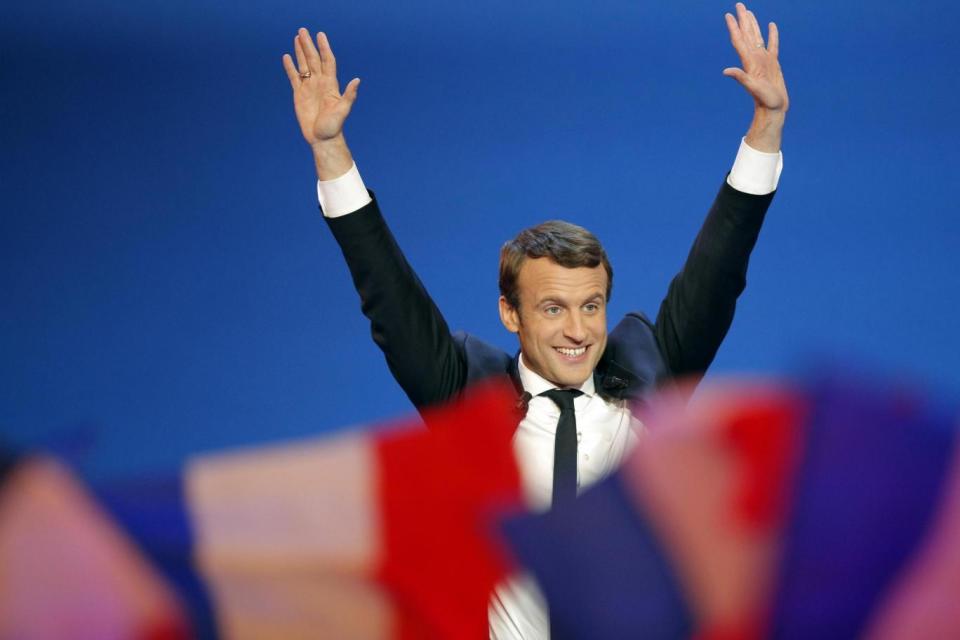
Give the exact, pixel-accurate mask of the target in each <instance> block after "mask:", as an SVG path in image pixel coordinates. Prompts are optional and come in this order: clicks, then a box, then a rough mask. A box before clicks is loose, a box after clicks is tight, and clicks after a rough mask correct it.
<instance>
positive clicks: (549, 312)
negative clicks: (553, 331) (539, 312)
mask: <svg viewBox="0 0 960 640" xmlns="http://www.w3.org/2000/svg"><path fill="white" fill-rule="evenodd" d="M560 311H561V309H560V307H547V308H546V309H544V310H543V312H544V313H546V314H547V315H548V316H556V315H559V314H560Z"/></svg>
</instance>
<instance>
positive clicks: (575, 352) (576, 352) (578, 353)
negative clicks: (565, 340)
mask: <svg viewBox="0 0 960 640" xmlns="http://www.w3.org/2000/svg"><path fill="white" fill-rule="evenodd" d="M554 349H556V350H557V351H559V352H560V353H562V354H563V355H565V356H570V357H571V358H576V357H577V356H582V355H583V352H584V351H586V350H587V348H586V347H578V348H576V349H564V348H563V347H554Z"/></svg>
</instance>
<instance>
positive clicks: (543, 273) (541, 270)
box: [517, 258, 607, 302]
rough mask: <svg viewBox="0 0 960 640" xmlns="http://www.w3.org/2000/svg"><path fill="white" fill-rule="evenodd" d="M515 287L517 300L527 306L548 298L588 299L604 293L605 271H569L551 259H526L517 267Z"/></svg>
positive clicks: (585, 268)
mask: <svg viewBox="0 0 960 640" xmlns="http://www.w3.org/2000/svg"><path fill="white" fill-rule="evenodd" d="M517 286H518V288H519V289H520V298H521V299H526V300H527V301H528V302H529V301H531V299H532V301H536V300H542V299H543V298H547V297H551V296H556V297H558V298H567V297H570V298H587V297H589V296H591V295H594V294H598V293H599V294H601V295H604V294H605V293H606V290H607V271H606V269H604V268H603V265H597V266H595V267H576V268H574V269H569V268H567V267H562V266H560V265H559V264H557V263H556V262H554V261H553V260H551V259H550V258H528V259H526V260H524V262H523V265H522V266H521V267H520V273H519V274H518V276H517Z"/></svg>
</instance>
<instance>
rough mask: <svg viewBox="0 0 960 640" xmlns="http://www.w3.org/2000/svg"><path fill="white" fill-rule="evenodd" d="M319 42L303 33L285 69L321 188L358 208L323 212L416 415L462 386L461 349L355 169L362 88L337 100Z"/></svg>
mask: <svg viewBox="0 0 960 640" xmlns="http://www.w3.org/2000/svg"><path fill="white" fill-rule="evenodd" d="M316 43H317V44H316V46H314V43H313V41H312V40H311V38H310V34H309V33H308V32H307V30H306V29H300V31H299V32H298V33H297V37H296V38H295V39H294V43H293V44H294V52H295V54H296V58H297V62H296V65H295V64H294V61H293V59H292V58H291V57H290V55H284V56H283V66H284V69H285V70H286V72H287V77H289V79H290V85H291V87H292V88H293V104H294V109H295V110H296V114H297V121H298V122H299V123H300V129H301V131H302V133H303V137H304V139H306V141H307V143H308V144H309V145H310V148H311V149H312V150H313V157H314V162H315V164H316V167H317V177H318V178H319V179H320V180H321V181H323V184H321V187H332V190H333V192H336V193H338V194H339V195H340V198H341V200H345V201H346V202H350V203H357V204H356V205H355V206H346V207H343V206H338V207H336V208H337V209H338V210H337V211H328V210H327V207H326V205H324V219H325V220H326V221H327V224H329V226H330V230H331V231H332V232H333V236H334V238H335V239H336V241H337V243H338V244H339V245H340V249H341V251H343V256H344V258H345V260H346V263H347V266H348V267H349V269H350V275H351V276H352V277H353V283H354V286H355V287H356V289H357V293H358V294H359V295H360V302H361V310H362V311H363V313H364V315H366V316H367V318H369V320H370V328H371V333H372V334H373V339H374V342H376V343H377V345H378V346H379V347H380V349H381V350H382V351H383V353H384V355H385V356H386V359H387V364H388V365H389V367H390V371H391V372H392V373H393V376H394V378H396V380H397V382H398V383H399V384H400V386H401V388H403V390H404V391H405V392H406V394H407V396H408V397H409V398H410V400H411V401H412V402H413V404H414V405H415V406H416V407H417V408H422V407H426V406H429V405H432V404H436V403H439V402H443V401H446V400H449V399H451V398H452V397H453V396H455V395H456V394H457V393H458V392H459V391H461V390H462V389H463V387H464V385H465V384H466V360H465V356H464V353H463V349H462V347H460V346H458V343H457V342H456V341H455V340H454V339H453V337H452V336H451V334H450V330H449V328H448V327H447V324H446V322H445V321H444V319H443V316H442V315H441V313H440V311H439V309H437V307H436V305H435V304H434V303H433V300H432V299H431V298H430V296H429V294H428V293H427V291H426V289H425V288H424V286H423V284H422V283H421V282H420V279H419V278H418V277H417V275H416V273H414V271H413V269H412V268H411V267H410V264H409V263H408V262H407V260H406V258H405V257H404V255H403V252H402V251H401V250H400V247H399V246H398V245H397V242H396V240H395V239H394V237H393V234H392V233H391V232H390V229H389V228H388V227H387V224H386V222H385V221H384V219H383V217H382V216H381V214H380V210H379V208H378V206H377V202H376V201H375V200H373V199H372V197H371V195H368V193H367V192H366V190H365V189H364V188H363V184H362V181H360V179H359V174H358V173H357V172H356V169H353V167H354V163H353V157H352V156H351V154H350V150H349V149H348V148H347V144H346V141H345V140H344V136H343V123H344V121H345V120H346V118H347V116H348V115H349V113H350V109H351V107H352V106H353V103H354V101H355V100H356V98H357V87H358V85H359V84H360V81H359V79H357V78H354V79H353V80H351V81H350V83H349V84H348V85H347V87H346V89H345V90H344V91H343V93H342V94H341V93H340V86H339V83H338V82H337V67H336V59H335V58H334V56H333V51H332V50H331V48H330V43H329V41H328V40H327V37H326V35H325V34H324V33H322V32H321V33H318V34H317V38H316ZM345 174H347V175H345ZM353 178H355V179H353ZM334 185H336V186H334ZM355 190H359V192H360V193H359V194H356V193H353V192H354V191H355ZM345 196H346V197H345ZM341 204H342V202H341ZM332 208H334V207H332V206H331V209H332Z"/></svg>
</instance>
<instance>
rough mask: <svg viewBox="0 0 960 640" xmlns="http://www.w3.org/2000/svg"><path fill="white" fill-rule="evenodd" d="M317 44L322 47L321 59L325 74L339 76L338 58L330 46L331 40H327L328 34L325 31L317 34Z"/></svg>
mask: <svg viewBox="0 0 960 640" xmlns="http://www.w3.org/2000/svg"><path fill="white" fill-rule="evenodd" d="M317 46H318V47H319V48H320V60H321V62H322V63H323V73H324V75H328V76H331V77H333V78H336V77H337V59H336V58H335V57H334V56H333V49H331V48H330V41H329V40H327V34H325V33H324V32H323V31H321V32H320V33H318V34H317Z"/></svg>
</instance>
